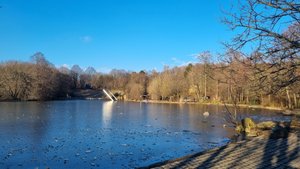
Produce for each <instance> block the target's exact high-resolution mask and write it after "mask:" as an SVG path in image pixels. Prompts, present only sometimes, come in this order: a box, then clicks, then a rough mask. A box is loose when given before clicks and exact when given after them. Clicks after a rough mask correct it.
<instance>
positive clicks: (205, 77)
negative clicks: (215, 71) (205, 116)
mask: <svg viewBox="0 0 300 169" xmlns="http://www.w3.org/2000/svg"><path fill="white" fill-rule="evenodd" d="M206 80H207V75H206V73H205V75H204V98H205V99H206V97H207V93H206V92H207V89H206V88H207V85H206V83H207V82H206Z"/></svg>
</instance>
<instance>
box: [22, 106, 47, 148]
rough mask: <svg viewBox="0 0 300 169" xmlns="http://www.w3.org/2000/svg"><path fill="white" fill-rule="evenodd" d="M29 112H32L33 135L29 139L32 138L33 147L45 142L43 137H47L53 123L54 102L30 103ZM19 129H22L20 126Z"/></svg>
mask: <svg viewBox="0 0 300 169" xmlns="http://www.w3.org/2000/svg"><path fill="white" fill-rule="evenodd" d="M28 104H29V105H28V110H29V111H30V112H28V113H30V116H29V118H30V125H31V129H32V131H31V133H30V135H29V137H31V138H32V143H33V145H39V144H41V143H42V142H43V139H44V138H43V137H44V136H45V134H46V132H47V130H48V127H49V123H50V122H51V119H49V118H51V117H49V115H50V114H51V111H52V110H51V108H52V105H53V102H28ZM19 127H22V125H21V126H19Z"/></svg>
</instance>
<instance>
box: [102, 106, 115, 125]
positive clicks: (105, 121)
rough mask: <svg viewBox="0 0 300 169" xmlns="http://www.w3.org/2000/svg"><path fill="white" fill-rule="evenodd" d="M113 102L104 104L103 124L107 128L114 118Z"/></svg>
mask: <svg viewBox="0 0 300 169" xmlns="http://www.w3.org/2000/svg"><path fill="white" fill-rule="evenodd" d="M112 109H113V101H107V102H104V103H103V107H102V122H103V125H104V126H105V127H107V125H108V124H109V123H110V119H111V116H112Z"/></svg>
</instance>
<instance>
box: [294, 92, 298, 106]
mask: <svg viewBox="0 0 300 169" xmlns="http://www.w3.org/2000/svg"><path fill="white" fill-rule="evenodd" d="M294 104H295V105H294V107H295V108H298V103H297V95H296V94H295V93H294Z"/></svg>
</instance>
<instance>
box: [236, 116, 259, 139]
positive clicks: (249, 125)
mask: <svg viewBox="0 0 300 169" xmlns="http://www.w3.org/2000/svg"><path fill="white" fill-rule="evenodd" d="M236 131H237V132H238V133H241V134H245V135H246V136H250V137H253V136H258V132H257V130H256V124H255V122H254V121H253V120H252V119H251V118H248V117H246V118H244V119H242V120H241V123H240V124H239V125H237V126H236Z"/></svg>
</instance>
